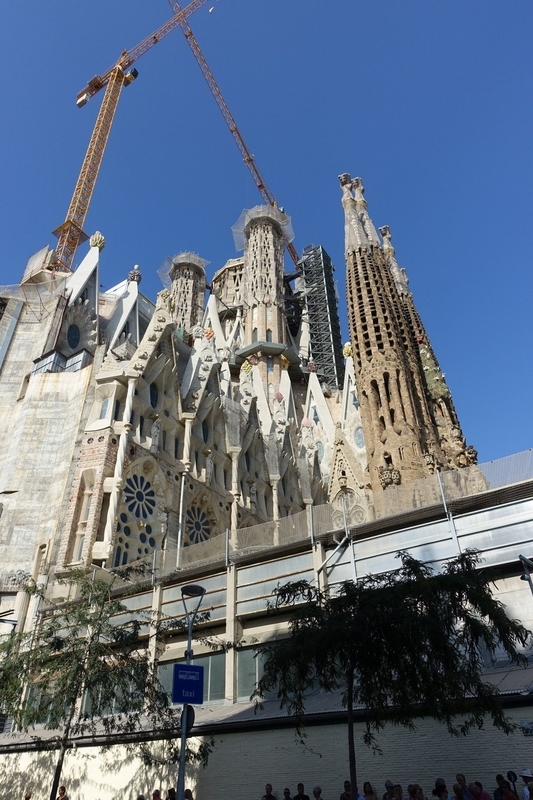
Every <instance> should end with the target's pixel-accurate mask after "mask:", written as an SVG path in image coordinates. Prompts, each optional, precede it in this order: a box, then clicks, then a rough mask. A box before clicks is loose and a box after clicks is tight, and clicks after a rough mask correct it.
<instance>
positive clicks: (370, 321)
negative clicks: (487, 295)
mask: <svg viewBox="0 0 533 800" xmlns="http://www.w3.org/2000/svg"><path fill="white" fill-rule="evenodd" d="M340 180H341V186H342V191H343V199H342V203H343V207H344V210H345V218H346V219H345V221H346V229H347V231H349V233H350V234H352V232H353V231H357V233H358V237H359V238H358V241H357V243H356V240H355V239H354V238H353V236H347V250H346V270H347V294H348V315H349V325H350V336H351V342H352V347H353V356H354V369H355V378H356V382H357V386H358V396H359V401H360V403H361V415H362V421H363V429H364V435H365V442H366V447H367V456H368V465H369V471H370V483H371V486H372V488H373V489H374V490H377V491H378V492H379V489H380V488H383V489H385V488H386V487H387V486H388V485H390V484H393V483H400V482H401V481H410V480H414V479H416V478H421V477H423V476H424V475H427V474H428V473H431V472H433V471H434V470H435V468H436V467H438V466H441V467H446V466H447V458H446V454H445V453H444V451H443V449H442V447H441V444H440V437H439V435H438V433H437V428H436V424H435V420H434V415H433V413H432V408H431V404H430V400H429V397H428V392H427V386H426V383H425V380H424V377H423V368H422V364H421V359H420V353H419V347H418V343H417V341H416V339H415V335H414V330H413V326H414V318H413V319H411V317H410V316H409V314H407V313H406V311H407V305H410V307H411V306H412V309H413V313H416V309H414V305H413V303H412V297H411V293H410V292H409V289H408V284H407V276H406V275H405V272H404V271H403V270H401V269H400V268H399V267H398V264H397V262H396V259H395V257H394V248H393V247H392V243H391V240H390V231H389V230H388V229H382V230H381V232H382V234H383V235H384V239H385V241H384V244H383V247H382V246H381V245H380V244H379V239H378V235H377V233H376V229H375V228H374V225H373V223H372V221H371V219H370V217H369V215H368V212H367V206H366V201H365V199H364V197H363V185H362V182H361V181H360V179H355V180H352V179H351V178H350V176H349V175H346V174H345V175H342V176H341V179H340ZM352 191H353V193H354V194H353V196H352ZM363 235H364V238H363ZM364 242H366V245H365V244H364ZM417 320H419V317H418V316H417ZM420 325H421V323H420Z"/></svg>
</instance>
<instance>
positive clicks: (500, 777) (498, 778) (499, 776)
mask: <svg viewBox="0 0 533 800" xmlns="http://www.w3.org/2000/svg"><path fill="white" fill-rule="evenodd" d="M496 783H497V784H498V786H499V787H500V789H501V788H502V787H503V784H504V783H505V778H504V777H503V775H502V774H501V772H498V774H497V775H496Z"/></svg>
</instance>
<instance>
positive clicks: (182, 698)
mask: <svg viewBox="0 0 533 800" xmlns="http://www.w3.org/2000/svg"><path fill="white" fill-rule="evenodd" d="M172 702H173V703H188V704H189V705H195V706H201V705H202V703H203V702H204V668H203V667H195V666H193V665H192V664H174V673H173V676H172Z"/></svg>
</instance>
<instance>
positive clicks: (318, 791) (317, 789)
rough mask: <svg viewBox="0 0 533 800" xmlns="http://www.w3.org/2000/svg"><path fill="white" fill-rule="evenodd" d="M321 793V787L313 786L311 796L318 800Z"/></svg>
mask: <svg viewBox="0 0 533 800" xmlns="http://www.w3.org/2000/svg"><path fill="white" fill-rule="evenodd" d="M321 794H322V789H321V788H320V786H313V797H315V798H316V800H319V798H320V795H321Z"/></svg>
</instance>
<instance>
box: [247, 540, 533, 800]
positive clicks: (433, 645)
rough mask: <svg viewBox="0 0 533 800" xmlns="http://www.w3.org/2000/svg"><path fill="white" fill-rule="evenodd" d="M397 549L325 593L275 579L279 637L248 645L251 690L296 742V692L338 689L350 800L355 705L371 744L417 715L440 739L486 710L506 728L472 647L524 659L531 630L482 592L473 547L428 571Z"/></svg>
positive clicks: (300, 710)
mask: <svg viewBox="0 0 533 800" xmlns="http://www.w3.org/2000/svg"><path fill="white" fill-rule="evenodd" d="M398 556H399V557H400V559H401V563H402V566H401V567H400V568H399V569H397V570H395V571H392V572H388V573H385V574H383V575H369V576H366V577H363V578H361V579H360V580H358V581H357V582H351V581H348V582H346V583H344V584H343V585H342V586H341V588H340V589H339V591H338V593H336V594H334V595H328V594H325V593H323V592H321V591H319V590H318V589H317V588H316V587H314V586H311V585H310V584H309V583H307V582H305V581H297V582H294V583H289V584H287V585H285V586H281V587H278V588H277V589H276V590H275V593H274V594H275V600H274V601H273V603H272V604H271V608H272V610H273V611H284V612H286V611H287V609H290V610H291V618H290V624H289V635H288V637H287V638H285V639H281V640H278V641H277V642H275V643H272V644H268V645H263V646H261V647H260V648H258V652H259V654H260V657H261V658H262V660H263V661H264V673H263V676H262V677H261V679H260V680H259V682H258V684H257V687H256V690H255V692H254V694H253V695H252V698H254V699H255V700H256V702H257V703H260V702H261V698H262V697H264V696H265V694H266V693H267V692H277V696H278V699H279V700H280V705H281V707H282V708H286V709H287V710H288V712H289V713H290V714H291V715H294V716H295V717H296V726H297V732H298V735H299V736H300V738H302V737H303V736H305V733H304V731H303V726H304V715H305V704H306V694H307V693H308V692H309V691H310V690H311V689H313V688H316V686H317V684H318V685H319V686H320V687H321V688H322V689H324V690H326V691H330V692H333V691H336V690H339V689H340V690H342V691H343V704H344V706H345V708H346V709H347V724H348V753H349V767H350V780H351V784H352V796H353V797H356V795H355V794H354V792H355V791H356V787H357V770H356V752H355V736H354V711H355V709H356V707H357V708H358V709H360V710H361V712H362V714H363V718H364V723H365V733H364V736H363V740H364V742H365V743H366V744H369V745H373V746H375V747H377V739H376V734H377V732H379V731H380V730H381V729H383V728H384V726H385V725H386V724H387V723H391V724H394V725H401V726H404V727H406V728H409V729H411V730H414V729H415V727H416V725H415V720H416V718H417V717H422V716H430V717H433V718H434V719H435V720H438V721H439V722H442V723H444V724H445V725H446V726H447V728H448V731H449V732H450V733H451V734H452V735H461V734H463V735H466V734H467V733H468V732H469V731H470V730H471V729H472V728H476V727H477V728H481V727H482V726H483V723H484V720H485V717H486V716H488V717H489V718H490V719H491V720H492V722H493V724H494V725H495V726H497V727H498V728H500V729H502V730H503V731H505V732H506V733H509V732H511V730H512V729H513V725H512V722H511V721H510V720H509V719H508V718H507V717H506V716H505V713H504V711H503V709H502V705H501V702H500V698H499V696H498V692H497V690H496V689H495V687H494V686H493V685H492V684H490V683H489V682H487V681H486V680H485V679H484V677H483V668H484V658H483V655H482V653H483V650H484V651H485V652H486V653H488V654H489V656H490V657H494V655H495V653H496V651H497V649H500V648H503V650H504V651H505V653H506V654H507V656H508V658H509V660H510V662H511V663H513V664H517V665H523V664H525V663H526V662H527V659H526V657H525V656H524V649H525V648H526V646H527V645H528V644H529V643H530V639H531V633H530V632H529V631H528V630H526V629H525V628H524V627H523V626H522V625H521V624H520V623H519V622H518V621H517V620H511V619H509V618H508V616H507V614H506V613H505V609H504V607H503V605H502V604H501V603H500V602H499V601H498V600H496V599H495V598H494V597H493V595H492V591H491V581H492V578H491V576H490V574H489V573H488V572H487V571H485V570H482V569H480V568H479V558H478V556H477V554H476V553H475V552H472V551H470V552H466V553H464V554H463V555H461V556H459V557H458V558H456V559H453V560H451V561H448V562H447V563H446V564H445V566H444V568H443V571H442V572H441V573H439V574H434V572H433V570H432V568H431V567H430V566H429V565H428V564H424V563H422V562H420V561H417V560H416V559H414V558H412V557H411V556H410V555H408V554H407V553H405V552H404V553H399V554H398Z"/></svg>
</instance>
